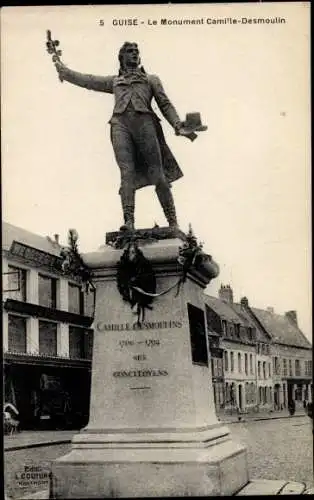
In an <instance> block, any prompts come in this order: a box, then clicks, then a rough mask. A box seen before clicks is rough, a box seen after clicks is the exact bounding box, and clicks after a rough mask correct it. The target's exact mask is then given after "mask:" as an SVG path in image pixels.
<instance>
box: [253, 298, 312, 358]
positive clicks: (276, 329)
mask: <svg viewBox="0 0 314 500" xmlns="http://www.w3.org/2000/svg"><path fill="white" fill-rule="evenodd" d="M251 310H252V311H253V313H254V314H255V315H256V317H257V319H258V320H259V321H260V322H261V324H262V325H263V326H264V328H265V329H266V330H267V331H268V332H269V333H270V334H271V336H272V337H273V341H274V342H279V343H281V344H286V345H291V346H296V347H304V348H306V349H309V348H310V349H311V348H312V345H311V343H310V341H309V340H308V339H307V338H306V337H305V335H304V334H303V333H302V332H301V330H300V328H299V327H298V326H296V325H294V324H293V322H292V321H291V320H290V319H289V318H287V317H286V316H281V315H279V314H275V313H273V312H270V311H264V310H263V309H257V308H256V307H251Z"/></svg>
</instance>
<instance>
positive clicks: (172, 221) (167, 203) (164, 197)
mask: <svg viewBox="0 0 314 500" xmlns="http://www.w3.org/2000/svg"><path fill="white" fill-rule="evenodd" d="M156 193H157V196H158V200H159V202H160V204H161V206H162V209H163V211H164V214H165V216H166V219H167V222H168V224H169V227H175V228H178V221H177V215H176V209H175V206H174V200H173V196H172V192H171V189H170V187H169V186H165V185H161V186H156Z"/></svg>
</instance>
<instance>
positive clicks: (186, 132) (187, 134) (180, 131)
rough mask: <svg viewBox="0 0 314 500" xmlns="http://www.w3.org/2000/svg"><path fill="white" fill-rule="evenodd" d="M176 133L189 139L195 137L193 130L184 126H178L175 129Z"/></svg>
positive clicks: (192, 139) (191, 139)
mask: <svg viewBox="0 0 314 500" xmlns="http://www.w3.org/2000/svg"><path fill="white" fill-rule="evenodd" d="M176 135H182V136H183V137H187V138H188V139H190V141H194V140H195V139H196V138H197V134H195V132H191V130H187V129H186V128H184V127H180V128H178V129H177V130H176Z"/></svg>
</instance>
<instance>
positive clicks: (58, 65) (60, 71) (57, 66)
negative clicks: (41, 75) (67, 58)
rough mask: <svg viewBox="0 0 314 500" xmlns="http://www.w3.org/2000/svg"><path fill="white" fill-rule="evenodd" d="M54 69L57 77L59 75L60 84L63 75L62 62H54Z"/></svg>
mask: <svg viewBox="0 0 314 500" xmlns="http://www.w3.org/2000/svg"><path fill="white" fill-rule="evenodd" d="M54 64H55V68H56V70H57V72H58V75H59V78H60V80H61V82H62V81H63V73H64V70H65V65H64V64H63V62H61V61H60V59H59V60H57V61H55V63H54Z"/></svg>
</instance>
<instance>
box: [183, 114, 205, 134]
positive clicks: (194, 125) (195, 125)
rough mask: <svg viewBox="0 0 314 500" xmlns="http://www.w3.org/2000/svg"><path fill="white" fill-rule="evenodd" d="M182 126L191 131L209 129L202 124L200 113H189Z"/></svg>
mask: <svg viewBox="0 0 314 500" xmlns="http://www.w3.org/2000/svg"><path fill="white" fill-rule="evenodd" d="M182 126H183V128H184V129H186V130H187V131H191V132H204V131H205V130H207V126H206V125H202V121H201V114H200V113H187V114H186V117H185V122H183V123H182Z"/></svg>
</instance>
